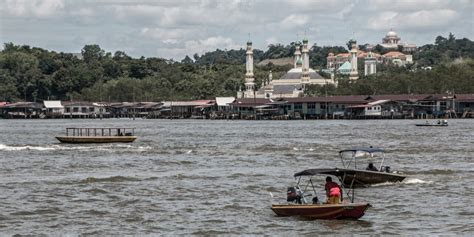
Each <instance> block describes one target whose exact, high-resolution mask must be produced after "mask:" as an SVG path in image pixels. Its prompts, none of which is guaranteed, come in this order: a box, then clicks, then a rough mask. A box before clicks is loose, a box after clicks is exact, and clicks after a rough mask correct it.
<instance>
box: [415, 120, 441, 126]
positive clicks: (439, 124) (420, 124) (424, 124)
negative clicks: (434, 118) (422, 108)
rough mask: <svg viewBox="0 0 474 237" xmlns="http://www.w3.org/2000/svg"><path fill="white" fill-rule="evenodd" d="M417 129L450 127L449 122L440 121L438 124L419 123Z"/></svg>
mask: <svg viewBox="0 0 474 237" xmlns="http://www.w3.org/2000/svg"><path fill="white" fill-rule="evenodd" d="M415 126H417V127H447V126H448V121H447V120H443V121H441V120H438V122H437V123H430V122H428V121H426V123H417V124H415Z"/></svg>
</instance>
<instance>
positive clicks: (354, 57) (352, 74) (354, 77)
mask: <svg viewBox="0 0 474 237" xmlns="http://www.w3.org/2000/svg"><path fill="white" fill-rule="evenodd" d="M350 53H351V72H350V73H349V79H350V80H357V79H359V75H358V72H357V42H356V41H355V40H354V41H353V42H352V49H351V51H350Z"/></svg>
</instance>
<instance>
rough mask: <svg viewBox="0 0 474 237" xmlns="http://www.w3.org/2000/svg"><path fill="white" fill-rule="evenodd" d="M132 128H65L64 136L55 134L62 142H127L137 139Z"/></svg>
mask: <svg viewBox="0 0 474 237" xmlns="http://www.w3.org/2000/svg"><path fill="white" fill-rule="evenodd" d="M134 134H135V129H134V128H66V136H57V137H56V139H58V140H59V141H60V142H62V143H114V142H118V143H127V142H133V141H135V139H137V136H135V135H134Z"/></svg>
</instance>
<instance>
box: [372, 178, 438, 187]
mask: <svg viewBox="0 0 474 237" xmlns="http://www.w3.org/2000/svg"><path fill="white" fill-rule="evenodd" d="M431 183H433V181H425V180H421V179H416V178H406V179H405V180H403V181H402V182H396V183H393V182H384V183H378V184H372V185H370V186H372V187H383V186H390V185H395V184H431Z"/></svg>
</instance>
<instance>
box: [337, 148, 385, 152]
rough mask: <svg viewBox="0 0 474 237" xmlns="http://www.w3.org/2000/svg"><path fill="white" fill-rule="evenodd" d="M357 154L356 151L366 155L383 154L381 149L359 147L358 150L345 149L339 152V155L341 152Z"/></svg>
mask: <svg viewBox="0 0 474 237" xmlns="http://www.w3.org/2000/svg"><path fill="white" fill-rule="evenodd" d="M349 151H351V152H358V151H364V152H368V153H375V152H385V151H384V150H383V149H381V148H374V147H359V148H352V149H346V150H341V151H339V153H343V152H349Z"/></svg>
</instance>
